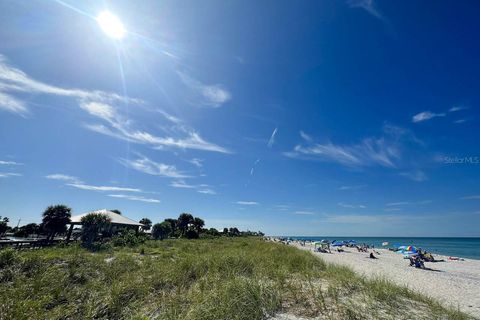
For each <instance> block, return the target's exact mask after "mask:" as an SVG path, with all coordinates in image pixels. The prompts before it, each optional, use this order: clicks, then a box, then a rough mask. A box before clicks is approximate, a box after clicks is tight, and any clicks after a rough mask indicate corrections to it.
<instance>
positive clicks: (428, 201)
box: [385, 200, 432, 207]
mask: <svg viewBox="0 0 480 320" xmlns="http://www.w3.org/2000/svg"><path fill="white" fill-rule="evenodd" d="M429 203H432V200H421V201H414V202H412V201H399V202H390V203H387V204H385V206H387V207H397V206H408V205H424V204H429Z"/></svg>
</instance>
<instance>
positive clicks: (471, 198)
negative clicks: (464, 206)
mask: <svg viewBox="0 0 480 320" xmlns="http://www.w3.org/2000/svg"><path fill="white" fill-rule="evenodd" d="M461 199H463V200H480V195H473V196H466V197H462V198H461Z"/></svg>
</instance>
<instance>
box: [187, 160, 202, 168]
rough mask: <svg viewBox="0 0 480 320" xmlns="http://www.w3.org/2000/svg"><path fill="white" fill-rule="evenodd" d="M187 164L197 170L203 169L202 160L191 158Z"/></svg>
mask: <svg viewBox="0 0 480 320" xmlns="http://www.w3.org/2000/svg"><path fill="white" fill-rule="evenodd" d="M189 162H190V163H191V164H193V165H194V166H196V167H197V168H201V167H203V159H198V158H193V159H191V160H190V161H189Z"/></svg>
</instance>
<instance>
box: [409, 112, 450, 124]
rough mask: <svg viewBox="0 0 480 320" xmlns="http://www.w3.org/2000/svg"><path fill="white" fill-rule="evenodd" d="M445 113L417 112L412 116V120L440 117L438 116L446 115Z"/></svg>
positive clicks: (418, 120)
mask: <svg viewBox="0 0 480 320" xmlns="http://www.w3.org/2000/svg"><path fill="white" fill-rule="evenodd" d="M445 116H446V114H445V113H434V112H430V111H423V112H420V113H417V114H416V115H414V116H413V117H412V122H415V123H417V122H422V121H427V120H430V119H433V118H438V117H445Z"/></svg>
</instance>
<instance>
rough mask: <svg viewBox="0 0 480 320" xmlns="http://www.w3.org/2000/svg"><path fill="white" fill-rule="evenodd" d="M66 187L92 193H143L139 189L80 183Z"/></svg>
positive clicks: (68, 184) (69, 184)
mask: <svg viewBox="0 0 480 320" xmlns="http://www.w3.org/2000/svg"><path fill="white" fill-rule="evenodd" d="M66 185H67V186H71V187H74V188H77V189H82V190H90V191H102V192H103V191H110V192H112V191H119V192H143V191H142V190H141V189H137V188H123V187H115V186H93V185H89V184H80V183H67V184H66Z"/></svg>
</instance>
